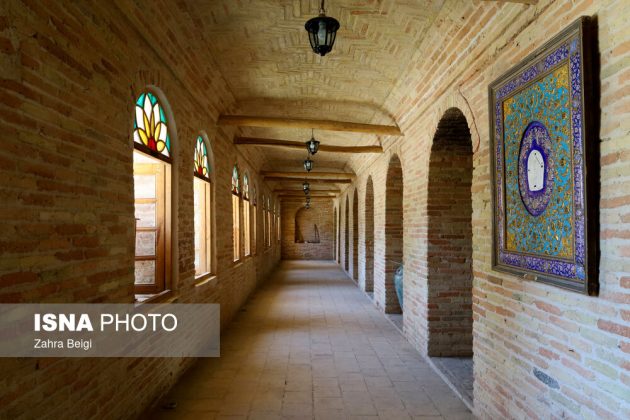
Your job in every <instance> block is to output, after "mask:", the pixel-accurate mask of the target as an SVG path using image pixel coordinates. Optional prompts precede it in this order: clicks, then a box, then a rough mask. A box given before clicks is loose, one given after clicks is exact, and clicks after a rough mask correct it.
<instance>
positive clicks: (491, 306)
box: [336, 0, 630, 418]
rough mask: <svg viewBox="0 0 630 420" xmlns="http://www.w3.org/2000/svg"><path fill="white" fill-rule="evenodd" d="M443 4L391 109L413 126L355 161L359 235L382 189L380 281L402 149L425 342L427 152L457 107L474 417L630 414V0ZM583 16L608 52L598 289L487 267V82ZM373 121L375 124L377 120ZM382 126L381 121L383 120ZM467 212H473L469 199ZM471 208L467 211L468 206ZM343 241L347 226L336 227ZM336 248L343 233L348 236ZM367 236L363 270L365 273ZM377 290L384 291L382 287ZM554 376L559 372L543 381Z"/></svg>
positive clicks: (410, 262) (414, 328) (410, 267)
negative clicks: (392, 184) (465, 132)
mask: <svg viewBox="0 0 630 420" xmlns="http://www.w3.org/2000/svg"><path fill="white" fill-rule="evenodd" d="M538 3H539V4H538V5H536V6H526V5H523V4H514V3H507V2H483V1H481V2H477V1H470V2H445V3H444V7H443V8H442V10H441V11H440V15H439V16H438V18H437V19H436V20H435V22H434V23H433V26H432V28H430V29H429V31H428V35H427V37H426V38H425V39H424V40H423V41H422V43H421V44H420V45H419V46H418V49H417V53H416V55H415V56H414V59H413V60H412V62H411V64H410V65H409V66H408V67H407V68H406V69H405V72H404V76H403V77H402V78H401V79H400V81H399V85H398V86H397V87H396V89H394V90H393V91H392V94H391V95H390V97H389V99H388V101H387V103H386V106H385V107H386V109H388V110H390V111H391V112H392V113H393V115H394V118H395V120H396V121H397V123H398V124H399V125H400V127H401V128H402V131H403V132H404V133H405V136H404V137H403V138H400V139H384V140H383V144H384V145H385V149H386V151H385V153H383V154H381V155H378V156H375V157H371V158H365V157H361V159H357V160H355V161H354V162H353V169H354V170H355V172H356V173H357V179H356V182H355V183H354V184H353V185H350V186H348V187H347V189H346V190H345V191H344V192H343V193H342V195H341V197H340V198H339V200H338V201H337V203H336V204H337V206H340V207H341V209H342V215H343V214H345V213H344V211H345V207H344V206H345V202H346V197H348V196H351V195H352V194H353V191H354V189H355V188H358V190H359V200H360V202H359V221H360V226H359V227H360V229H359V243H360V244H363V242H364V241H365V239H366V238H367V237H368V235H367V234H366V227H365V211H366V205H365V197H366V190H367V188H366V184H367V182H368V178H371V180H372V182H373V190H374V197H375V202H374V260H375V261H374V270H375V271H374V289H375V299H376V303H377V304H379V305H380V306H381V308H382V303H381V302H382V301H381V302H379V295H381V296H382V292H380V289H382V288H383V287H384V284H385V283H384V279H385V269H386V264H385V258H386V256H385V249H386V239H385V236H386V235H385V231H386V217H385V213H386V210H385V209H386V205H387V204H386V202H385V197H386V191H385V190H386V181H387V171H388V168H389V161H390V159H391V157H392V156H393V155H397V156H398V157H399V158H400V160H401V163H402V168H403V178H404V193H403V194H404V200H403V203H404V235H403V236H404V245H403V247H404V263H405V311H404V331H405V334H406V337H407V338H408V339H409V341H410V342H412V343H413V344H414V345H415V346H416V348H418V350H420V351H421V352H423V353H425V354H427V353H428V352H429V348H430V343H429V342H430V336H429V334H428V331H429V312H430V308H429V302H430V298H429V296H430V294H431V293H432V291H433V289H431V290H430V289H429V284H430V272H431V267H430V265H429V264H430V263H429V261H430V258H429V245H428V244H429V235H430V234H431V232H432V231H433V230H432V228H431V226H430V224H431V223H432V219H431V217H430V215H429V211H428V206H429V205H430V203H431V201H432V191H431V190H430V186H429V173H430V156H431V150H432V147H433V142H434V137H435V134H436V132H437V131H438V123H439V121H440V120H441V119H442V117H443V116H444V115H445V113H446V112H447V110H449V109H451V108H457V109H458V110H459V111H460V112H461V113H462V114H463V115H464V116H465V119H466V123H467V125H468V127H469V130H470V133H471V140H472V147H473V151H474V154H473V158H472V167H473V172H472V186H471V196H472V216H471V219H472V261H473V264H472V267H473V276H474V278H473V291H472V293H473V312H474V326H473V331H474V332H473V352H474V366H475V367H474V374H475V392H474V398H475V402H474V404H475V414H476V415H478V416H479V417H482V418H561V417H570V418H599V417H603V418H629V417H630V371H629V367H630V315H629V313H630V312H629V311H628V310H627V306H628V305H629V304H630V264H629V263H628V261H629V259H628V256H630V252H629V251H628V250H629V249H630V235H629V234H628V232H630V198H629V197H628V195H627V193H626V192H625V191H626V190H627V188H626V186H627V183H628V179H629V177H630V146H629V145H630V134H629V132H630V130H629V128H630V126H629V125H628V124H629V123H628V121H630V118H628V117H629V114H630V102H629V99H628V98H629V95H628V92H629V89H630V61H629V60H630V47H629V45H630V29H629V28H630V27H629V26H628V25H627V16H628V15H629V13H630V3H628V2H627V1H621V0H617V1H613V0H601V1H592V0H591V1H589V0H575V1H572V2H568V1H561V0H556V1H554V0H541V1H539V2H538ZM581 15H591V16H595V17H597V22H598V38H599V53H600V60H601V69H600V77H601V99H600V107H601V129H600V133H599V139H600V153H601V159H600V164H601V167H602V169H601V199H600V216H599V221H600V225H601V233H600V238H599V243H600V248H601V260H600V275H599V282H600V294H599V296H598V297H588V296H583V295H579V294H577V293H571V292H566V291H563V290H560V289H558V288H555V287H551V286H546V285H543V284H539V283H535V282H531V281H524V280H522V279H519V278H516V277H514V276H511V275H507V274H502V273H498V272H495V271H493V270H492V269H491V244H492V229H491V226H492V223H491V222H492V204H491V202H492V200H491V191H492V190H491V176H490V166H489V162H490V160H489V151H488V147H489V135H488V102H487V101H488V90H487V86H488V85H489V84H490V83H491V82H492V81H493V80H494V79H496V78H497V77H498V76H499V75H500V74H502V73H503V72H505V71H506V70H507V69H508V68H510V67H511V66H513V65H515V64H516V63H517V62H519V61H520V60H521V59H523V58H524V57H525V56H526V55H527V54H529V53H531V52H532V51H533V50H534V49H535V48H537V47H538V46H540V45H542V44H543V43H544V42H545V41H546V40H547V39H549V38H550V37H551V36H553V35H554V34H555V33H558V32H559V31H560V30H561V29H562V28H564V27H566V26H567V25H568V24H570V23H571V22H572V21H573V20H575V19H576V18H577V17H579V16H581ZM374 122H381V121H378V119H375V121H374ZM382 122H384V123H387V122H388V121H386V120H385V119H383V121H382ZM468 211H470V210H468ZM462 213H464V212H462ZM342 242H343V236H342ZM340 245H341V247H342V249H343V248H344V247H345V244H344V243H341V244H340ZM365 259H366V252H365V246H363V245H360V246H359V261H360V264H359V278H360V284H364V283H361V281H364V279H365V265H366V264H365V262H362V261H364V260H365ZM381 299H382V298H381ZM549 379H551V380H549Z"/></svg>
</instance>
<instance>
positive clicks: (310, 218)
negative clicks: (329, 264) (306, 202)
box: [295, 207, 320, 244]
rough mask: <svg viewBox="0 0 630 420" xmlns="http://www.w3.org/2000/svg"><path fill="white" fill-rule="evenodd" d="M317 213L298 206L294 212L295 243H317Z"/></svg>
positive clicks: (318, 240)
mask: <svg viewBox="0 0 630 420" xmlns="http://www.w3.org/2000/svg"><path fill="white" fill-rule="evenodd" d="M319 224H320V223H319V215H318V213H317V212H315V211H312V210H311V209H307V208H306V207H302V208H300V209H299V210H298V211H297V212H296V213H295V243H296V244H318V243H319V242H320V237H319Z"/></svg>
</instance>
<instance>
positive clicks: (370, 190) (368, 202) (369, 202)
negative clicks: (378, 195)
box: [365, 176, 374, 292]
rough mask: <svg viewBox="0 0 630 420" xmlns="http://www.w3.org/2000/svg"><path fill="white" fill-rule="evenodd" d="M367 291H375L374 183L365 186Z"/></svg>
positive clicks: (370, 181)
mask: <svg viewBox="0 0 630 420" xmlns="http://www.w3.org/2000/svg"><path fill="white" fill-rule="evenodd" d="M365 291H366V292H372V291H374V185H373V183H372V177H371V176H370V177H368V180H367V184H366V186H365Z"/></svg>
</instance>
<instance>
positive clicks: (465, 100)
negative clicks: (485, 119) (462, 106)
mask: <svg viewBox="0 0 630 420" xmlns="http://www.w3.org/2000/svg"><path fill="white" fill-rule="evenodd" d="M461 87H462V86H461V85H459V86H457V92H459V94H460V95H461V97H462V98H464V102H466V106H467V107H468V111H470V117H471V118H472V122H473V126H474V127H475V132H476V133H477V146H475V149H474V150H473V152H472V153H473V155H474V154H475V153H477V151H478V150H479V146H481V136H480V135H479V129H478V128H477V120H475V114H474V113H473V110H472V108H471V107H470V102H468V99H467V98H466V97H465V96H464V94H463V93H462V89H461Z"/></svg>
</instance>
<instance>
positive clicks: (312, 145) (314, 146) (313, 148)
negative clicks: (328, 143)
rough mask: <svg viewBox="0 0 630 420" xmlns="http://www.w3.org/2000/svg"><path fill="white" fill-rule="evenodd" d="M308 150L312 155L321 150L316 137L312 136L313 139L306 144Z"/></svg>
mask: <svg viewBox="0 0 630 420" xmlns="http://www.w3.org/2000/svg"><path fill="white" fill-rule="evenodd" d="M306 149H307V150H308V152H309V153H310V154H311V155H314V154H315V153H317V151H318V150H319V142H318V141H317V140H315V136H313V135H312V134H311V139H310V140H309V141H307V142H306Z"/></svg>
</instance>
